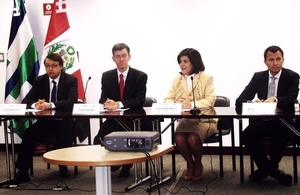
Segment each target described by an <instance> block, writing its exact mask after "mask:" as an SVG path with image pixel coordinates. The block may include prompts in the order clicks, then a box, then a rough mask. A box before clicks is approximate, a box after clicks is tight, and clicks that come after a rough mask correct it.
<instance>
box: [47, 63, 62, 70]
mask: <svg viewBox="0 0 300 195" xmlns="http://www.w3.org/2000/svg"><path fill="white" fill-rule="evenodd" d="M58 66H59V65H58V64H52V65H50V64H46V65H45V68H47V69H49V68H57V67H58Z"/></svg>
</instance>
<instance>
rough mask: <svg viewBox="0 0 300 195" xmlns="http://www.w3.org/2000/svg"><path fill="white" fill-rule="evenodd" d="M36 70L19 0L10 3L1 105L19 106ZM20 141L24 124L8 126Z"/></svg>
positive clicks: (20, 121)
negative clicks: (10, 18)
mask: <svg viewBox="0 0 300 195" xmlns="http://www.w3.org/2000/svg"><path fill="white" fill-rule="evenodd" d="M39 69H40V65H39V60H38V54H37V50H36V46H35V40H34V37H33V33H32V30H31V27H30V24H29V20H28V18H27V15H26V9H25V6H24V2H23V0H14V7H13V13H12V21H11V29H10V36H9V43H8V51H7V63H6V86H5V103H6V104H20V103H22V101H23V99H24V98H25V97H26V95H27V93H28V92H29V90H30V89H31V87H32V85H33V81H34V78H35V77H36V76H37V75H38V73H39ZM11 125H12V126H11V127H12V128H13V129H14V131H15V133H17V134H18V135H19V136H20V137H21V138H22V136H23V133H24V130H25V129H26V128H27V127H28V125H29V121H27V120H14V121H13V123H12V124H11Z"/></svg>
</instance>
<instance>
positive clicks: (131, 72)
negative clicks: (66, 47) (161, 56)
mask: <svg viewBox="0 0 300 195" xmlns="http://www.w3.org/2000/svg"><path fill="white" fill-rule="evenodd" d="M112 54H113V56H112V60H113V61H114V62H115V63H116V65H117V68H115V69H112V70H109V71H106V72H104V73H103V74H102V79H101V85H102V86H101V97H100V100H99V103H101V104H103V107H104V108H105V109H108V110H116V109H118V108H130V109H134V108H137V109H138V108H142V107H143V104H144V101H145V96H146V83H147V74H145V73H144V72H141V71H139V70H137V69H134V68H131V67H130V66H129V65H128V62H129V60H130V58H131V55H130V49H129V47H128V46H127V45H126V44H124V43H118V44H116V45H114V46H113V48H112ZM121 77H122V78H121ZM123 122H124V123H125V124H126V125H127V126H128V127H129V128H130V129H132V128H133V122H132V120H130V119H126V120H125V121H123ZM113 131H126V129H124V128H123V127H122V126H121V125H120V124H119V123H118V122H117V121H116V120H115V119H112V118H108V119H106V120H105V122H104V123H103V124H102V125H101V127H100V130H99V132H98V134H97V135H96V137H95V138H94V144H101V141H100V138H101V140H103V138H104V136H105V135H107V134H109V133H111V132H113ZM131 166H132V165H123V166H122V170H121V173H120V177H128V176H129V175H130V168H131ZM118 168H119V167H112V171H116V170H117V169H118Z"/></svg>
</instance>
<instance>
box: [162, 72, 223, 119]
mask: <svg viewBox="0 0 300 195" xmlns="http://www.w3.org/2000/svg"><path fill="white" fill-rule="evenodd" d="M193 89H194V96H195V102H196V107H197V108H206V107H213V106H214V104H215V101H216V93H215V89H214V83H213V76H212V75H210V74H208V73H206V72H199V73H198V74H195V75H194V77H193ZM179 98H185V99H189V100H190V102H193V101H194V100H193V91H188V85H187V78H186V77H185V76H184V75H178V76H176V77H175V78H174V79H173V83H172V85H171V89H170V90H169V92H168V94H167V97H166V98H165V102H166V103H173V102H174V101H175V100H176V99H179ZM203 113H204V114H207V115H209V114H214V110H211V109H210V110H206V111H203ZM187 121H189V122H199V123H200V122H210V123H211V122H213V123H216V122H217V121H218V119H209V120H207V119H198V118H197V119H182V120H180V121H179V122H187Z"/></svg>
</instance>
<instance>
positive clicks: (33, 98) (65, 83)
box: [23, 72, 78, 109]
mask: <svg viewBox="0 0 300 195" xmlns="http://www.w3.org/2000/svg"><path fill="white" fill-rule="evenodd" d="M49 96H50V83H49V77H48V75H47V74H44V75H41V76H38V77H36V78H35V79H34V83H33V86H32V88H31V90H30V91H29V93H28V94H27V96H26V97H25V99H24V100H23V103H26V104H27V107H28V108H30V106H31V105H32V104H33V103H35V102H37V101H38V99H45V101H47V102H49ZM77 98H78V89H77V78H76V77H74V76H72V75H69V74H67V73H65V72H62V73H61V75H60V78H59V83H58V91H57V102H54V105H55V109H72V108H73V104H74V103H76V102H77Z"/></svg>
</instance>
